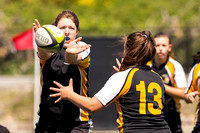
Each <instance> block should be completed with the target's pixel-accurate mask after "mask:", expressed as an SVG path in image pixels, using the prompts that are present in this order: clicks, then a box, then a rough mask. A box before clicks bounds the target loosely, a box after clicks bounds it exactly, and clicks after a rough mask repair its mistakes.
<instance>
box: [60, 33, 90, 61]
mask: <svg viewBox="0 0 200 133" xmlns="http://www.w3.org/2000/svg"><path fill="white" fill-rule="evenodd" d="M81 39H82V37H79V38H77V39H76V40H74V41H72V42H70V43H69V44H65V45H64V46H63V47H64V48H66V52H65V61H66V62H67V63H70V64H79V63H80V62H81V60H82V56H81V52H83V51H85V50H86V49H88V48H89V47H91V45H89V44H77V42H79V41H80V40H81Z"/></svg>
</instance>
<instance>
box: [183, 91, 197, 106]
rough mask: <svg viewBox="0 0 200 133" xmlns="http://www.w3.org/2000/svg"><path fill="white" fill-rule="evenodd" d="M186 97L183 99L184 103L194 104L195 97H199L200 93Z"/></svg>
mask: <svg viewBox="0 0 200 133" xmlns="http://www.w3.org/2000/svg"><path fill="white" fill-rule="evenodd" d="M186 95H187V96H186V98H185V101H186V103H194V101H195V97H196V95H200V92H198V91H194V92H191V93H188V94H186Z"/></svg>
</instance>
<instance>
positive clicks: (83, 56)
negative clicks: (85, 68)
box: [78, 41, 90, 60]
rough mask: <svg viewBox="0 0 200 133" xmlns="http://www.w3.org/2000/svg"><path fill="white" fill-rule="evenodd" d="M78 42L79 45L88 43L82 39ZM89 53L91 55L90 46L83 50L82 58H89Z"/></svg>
mask: <svg viewBox="0 0 200 133" xmlns="http://www.w3.org/2000/svg"><path fill="white" fill-rule="evenodd" d="M78 44H79V45H83V44H86V43H85V42H82V41H79V42H78ZM89 55H90V48H88V49H86V50H85V51H83V52H81V56H82V60H84V59H85V58H87V57H88V56H89Z"/></svg>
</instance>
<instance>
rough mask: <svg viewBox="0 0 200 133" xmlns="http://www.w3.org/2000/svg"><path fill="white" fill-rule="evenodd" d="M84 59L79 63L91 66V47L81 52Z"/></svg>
mask: <svg viewBox="0 0 200 133" xmlns="http://www.w3.org/2000/svg"><path fill="white" fill-rule="evenodd" d="M78 44H80V45H81V44H86V43H85V42H82V41H79V42H78ZM80 54H81V57H82V61H81V62H80V63H79V64H78V65H79V66H82V67H84V68H87V67H89V65H90V48H88V49H86V50H85V51H83V52H81V53H80Z"/></svg>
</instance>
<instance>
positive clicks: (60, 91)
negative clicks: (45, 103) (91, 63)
mask: <svg viewBox="0 0 200 133" xmlns="http://www.w3.org/2000/svg"><path fill="white" fill-rule="evenodd" d="M53 83H54V84H55V85H57V86H58V87H59V88H54V87H50V90H52V91H55V92H57V93H55V94H51V95H50V97H58V99H57V100H56V101H55V103H58V102H60V101H61V100H67V99H68V98H69V97H70V94H71V93H72V92H74V89H73V80H72V79H70V80H69V86H63V85H61V84H60V83H58V82H56V81H54V82H53Z"/></svg>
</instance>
